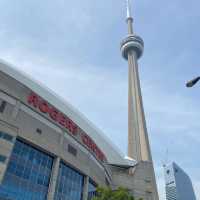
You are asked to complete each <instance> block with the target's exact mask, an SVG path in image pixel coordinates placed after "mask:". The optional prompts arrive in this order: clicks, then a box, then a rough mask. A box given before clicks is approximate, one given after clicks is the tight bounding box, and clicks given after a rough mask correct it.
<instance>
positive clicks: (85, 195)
mask: <svg viewBox="0 0 200 200" xmlns="http://www.w3.org/2000/svg"><path fill="white" fill-rule="evenodd" d="M88 186H89V177H88V176H85V177H84V184H83V200H87V199H88Z"/></svg>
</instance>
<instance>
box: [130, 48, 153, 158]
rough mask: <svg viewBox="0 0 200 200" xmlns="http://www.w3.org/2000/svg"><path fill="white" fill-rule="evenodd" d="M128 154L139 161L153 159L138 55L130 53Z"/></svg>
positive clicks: (133, 52)
mask: <svg viewBox="0 0 200 200" xmlns="http://www.w3.org/2000/svg"><path fill="white" fill-rule="evenodd" d="M128 66H129V72H128V73H129V81H128V156H129V157H130V158H133V159H135V160H137V161H141V160H142V161H152V159H151V153H150V148H149V142H148V137H147V129H146V121H145V117H144V109H143V103H142V96H141V89H140V80H139V73H138V63H137V55H136V52H135V51H133V50H132V51H130V52H129V53H128Z"/></svg>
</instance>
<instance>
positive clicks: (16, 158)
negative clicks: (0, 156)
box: [0, 140, 53, 200]
mask: <svg viewBox="0 0 200 200" xmlns="http://www.w3.org/2000/svg"><path fill="white" fill-rule="evenodd" d="M52 164H53V158H52V157H51V156H49V155H46V154H45V153H43V152H41V151H39V150H37V149H35V148H33V147H31V146H29V145H27V144H25V143H23V142H21V141H19V140H16V143H15V146H14V148H13V152H12V155H11V158H10V161H9V163H8V168H7V171H6V173H5V176H4V180H3V182H2V185H1V186H0V199H9V200H46V197H47V192H48V185H49V181H50V175H51V168H52Z"/></svg>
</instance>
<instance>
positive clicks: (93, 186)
mask: <svg viewBox="0 0 200 200" xmlns="http://www.w3.org/2000/svg"><path fill="white" fill-rule="evenodd" d="M96 189H97V184H95V183H94V182H93V181H92V180H89V185H88V200H91V199H92V198H93V197H95V196H96Z"/></svg>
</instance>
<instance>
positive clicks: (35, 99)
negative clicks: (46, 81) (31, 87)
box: [27, 93, 106, 161]
mask: <svg viewBox="0 0 200 200" xmlns="http://www.w3.org/2000/svg"><path fill="white" fill-rule="evenodd" d="M27 101H28V104H29V105H31V106H33V107H34V108H36V109H38V110H39V111H40V112H41V113H43V114H47V115H48V116H49V117H50V118H51V119H52V120H53V121H55V122H56V123H58V124H59V125H61V126H62V127H63V128H66V129H67V130H68V131H69V132H70V133H71V134H72V135H74V136H76V135H77V134H78V133H77V131H78V128H79V127H78V126H77V125H76V124H75V123H74V122H73V121H72V120H71V119H69V118H68V117H67V116H65V115H64V114H63V113H61V112H59V111H58V110H57V109H56V108H54V107H53V106H51V105H49V103H48V102H47V101H45V100H43V99H42V98H40V97H39V96H38V95H37V94H35V93H31V94H30V95H29V96H28V99H27ZM81 140H82V142H83V144H84V145H86V146H87V147H88V148H89V149H90V150H91V151H92V152H93V153H94V154H95V155H96V157H97V158H98V159H99V160H101V161H104V160H106V157H105V155H104V154H103V152H102V151H101V150H100V149H99V148H98V147H97V145H96V144H95V143H94V142H93V140H92V139H91V138H90V137H89V136H88V135H87V134H85V133H84V132H83V131H81Z"/></svg>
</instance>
